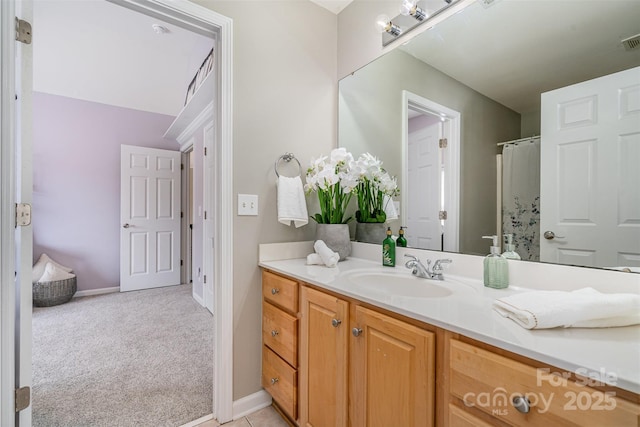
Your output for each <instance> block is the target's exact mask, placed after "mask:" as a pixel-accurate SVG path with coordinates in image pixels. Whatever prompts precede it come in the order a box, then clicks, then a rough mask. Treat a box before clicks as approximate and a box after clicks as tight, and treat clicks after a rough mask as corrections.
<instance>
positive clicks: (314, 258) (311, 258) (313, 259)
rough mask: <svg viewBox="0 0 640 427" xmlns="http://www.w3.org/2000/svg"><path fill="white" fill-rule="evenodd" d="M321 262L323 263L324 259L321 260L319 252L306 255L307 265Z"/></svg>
mask: <svg viewBox="0 0 640 427" xmlns="http://www.w3.org/2000/svg"><path fill="white" fill-rule="evenodd" d="M320 264H323V265H324V261H322V257H321V256H320V254H317V253H315V252H314V253H312V254H309V255H307V265H320Z"/></svg>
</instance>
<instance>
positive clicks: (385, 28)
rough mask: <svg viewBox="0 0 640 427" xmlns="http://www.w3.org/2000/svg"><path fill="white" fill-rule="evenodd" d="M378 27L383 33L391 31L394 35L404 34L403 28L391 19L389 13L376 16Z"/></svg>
mask: <svg viewBox="0 0 640 427" xmlns="http://www.w3.org/2000/svg"><path fill="white" fill-rule="evenodd" d="M376 28H377V29H378V31H379V32H381V33H389V34H391V35H392V36H394V37H398V36H399V35H400V34H402V29H401V28H400V27H399V26H397V25H396V24H394V23H393V22H391V19H389V17H388V16H387V15H378V17H377V18H376Z"/></svg>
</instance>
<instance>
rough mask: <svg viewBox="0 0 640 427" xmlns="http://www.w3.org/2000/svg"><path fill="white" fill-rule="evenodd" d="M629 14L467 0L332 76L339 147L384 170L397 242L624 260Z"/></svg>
mask: <svg viewBox="0 0 640 427" xmlns="http://www.w3.org/2000/svg"><path fill="white" fill-rule="evenodd" d="M639 16H640V2H638V1H637V0H631V1H625V0H616V1H610V0H595V1H533V0H530V1H527V0H498V1H495V2H493V3H492V4H491V6H488V7H487V6H485V5H484V3H483V2H475V3H472V4H471V5H469V6H468V7H467V8H465V9H464V10H463V11H462V12H460V13H457V14H455V15H453V16H451V17H449V18H447V19H446V20H445V21H443V22H441V23H439V24H437V25H436V26H435V27H433V28H430V29H429V30H427V31H425V32H423V33H421V34H419V35H418V36H416V37H414V38H413V39H411V40H410V41H409V42H408V43H405V44H404V45H402V46H399V47H397V48H395V49H393V50H391V51H390V52H388V53H386V54H385V55H383V56H381V57H380V58H378V59H376V60H375V61H373V62H371V63H370V64H368V65H366V66H365V67H363V68H361V69H359V70H356V71H355V72H354V73H353V74H351V75H349V76H347V77H345V78H343V79H342V80H340V83H339V121H338V140H339V145H340V146H343V147H346V148H347V149H349V150H350V151H351V152H352V153H353V155H354V156H358V155H359V154H361V153H364V152H369V153H371V154H373V155H375V156H377V157H378V158H380V159H381V160H382V161H383V162H384V165H383V166H384V167H385V169H386V170H387V171H388V172H389V173H390V174H392V175H395V176H396V177H397V178H398V182H399V185H400V190H401V194H400V196H399V197H398V199H397V204H398V205H399V206H400V218H401V219H400V220H396V221H392V222H390V223H389V225H390V226H391V227H392V229H394V231H395V230H397V229H398V227H399V226H401V225H405V226H407V227H408V228H407V230H406V233H407V237H408V240H409V246H413V247H418V248H425V249H435V250H445V251H452V252H461V253H467V254H475V255H484V254H486V253H488V246H489V245H488V242H487V240H483V239H482V236H483V235H493V234H500V235H512V236H513V244H514V245H515V250H516V252H517V253H518V254H519V255H520V257H521V258H522V259H523V260H529V261H543V262H552V263H562V264H571V265H579V266H591V267H602V268H621V269H622V268H624V269H626V270H630V271H636V272H640V166H639V165H640V40H636V41H635V42H634V41H633V37H634V36H636V35H638V38H639V39H640V20H638V17H639ZM427 25H428V23H427ZM625 40H626V41H625ZM633 46H638V47H636V48H634V47H633ZM443 141H444V144H443ZM445 218H446V219H445Z"/></svg>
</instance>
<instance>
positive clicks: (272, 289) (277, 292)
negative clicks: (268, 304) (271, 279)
mask: <svg viewBox="0 0 640 427" xmlns="http://www.w3.org/2000/svg"><path fill="white" fill-rule="evenodd" d="M279 293H280V289H278V288H271V295H276V294H279Z"/></svg>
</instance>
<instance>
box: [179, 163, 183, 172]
mask: <svg viewBox="0 0 640 427" xmlns="http://www.w3.org/2000/svg"><path fill="white" fill-rule="evenodd" d="M180 170H181V171H183V170H184V163H180Z"/></svg>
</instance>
